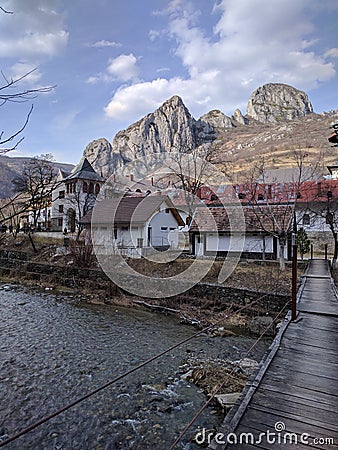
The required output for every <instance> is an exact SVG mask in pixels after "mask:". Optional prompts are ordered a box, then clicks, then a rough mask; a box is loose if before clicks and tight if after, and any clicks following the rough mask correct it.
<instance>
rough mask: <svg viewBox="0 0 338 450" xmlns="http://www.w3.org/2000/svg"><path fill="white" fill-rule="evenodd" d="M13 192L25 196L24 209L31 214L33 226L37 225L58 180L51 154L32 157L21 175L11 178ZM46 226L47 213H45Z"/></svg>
mask: <svg viewBox="0 0 338 450" xmlns="http://www.w3.org/2000/svg"><path fill="white" fill-rule="evenodd" d="M12 183H13V185H14V190H15V192H17V193H19V194H22V195H23V196H24V197H25V198H26V206H25V209H26V210H30V211H31V214H32V216H33V226H34V227H36V226H37V222H38V219H39V217H40V214H41V211H43V210H46V209H47V206H48V204H49V203H50V202H51V197H52V193H53V191H54V190H55V189H56V188H57V186H58V185H59V184H60V182H59V181H58V180H57V177H56V173H55V167H54V165H53V163H52V161H51V155H41V156H38V157H35V158H32V159H31V160H30V161H29V162H27V163H26V164H25V165H24V167H23V170H22V175H21V176H18V177H16V178H14V179H13V180H12ZM45 225H46V226H47V215H46V214H45Z"/></svg>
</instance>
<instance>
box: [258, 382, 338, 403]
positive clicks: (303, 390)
mask: <svg viewBox="0 0 338 450" xmlns="http://www.w3.org/2000/svg"><path fill="white" fill-rule="evenodd" d="M260 390H262V391H263V392H264V391H265V390H267V391H271V392H272V393H278V394H285V395H287V396H290V397H291V398H294V397H296V398H301V399H303V398H304V399H306V400H312V401H316V402H318V403H320V404H323V405H330V406H331V407H332V408H338V406H337V405H338V402H337V398H336V397H334V396H332V395H330V394H325V393H324V392H318V391H313V390H311V389H308V388H307V387H304V386H283V385H280V384H279V385H278V386H277V385H276V384H269V383H268V382H264V383H262V384H261V385H260Z"/></svg>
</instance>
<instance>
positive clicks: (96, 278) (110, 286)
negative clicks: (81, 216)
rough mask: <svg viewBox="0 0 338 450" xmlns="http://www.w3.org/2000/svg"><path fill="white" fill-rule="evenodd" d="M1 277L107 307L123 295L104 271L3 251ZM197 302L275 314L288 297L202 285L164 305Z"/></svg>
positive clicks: (19, 252)
mask: <svg viewBox="0 0 338 450" xmlns="http://www.w3.org/2000/svg"><path fill="white" fill-rule="evenodd" d="M0 276H6V277H11V278H14V279H16V280H18V281H24V280H33V281H35V282H36V283H37V284H39V285H42V286H48V285H51V286H53V287H54V286H56V287H58V286H59V287H62V286H63V287H67V288H73V289H79V290H83V289H88V290H89V291H90V292H92V293H96V292H98V291H100V292H101V293H103V295H104V296H105V301H106V302H107V303H109V297H111V296H114V295H118V294H119V293H120V294H121V293H123V291H122V290H121V289H119V288H118V287H117V286H116V285H115V284H114V283H113V282H112V281H111V280H110V279H109V278H108V277H107V275H106V274H105V273H104V272H103V271H102V270H101V269H81V268H77V267H71V266H70V267H64V266H57V265H51V264H47V263H40V262H34V261H31V260H29V258H28V255H27V254H26V253H25V252H21V251H9V250H0ZM129 276H130V275H129ZM130 282H131V283H134V284H139V283H140V280H139V279H138V277H137V276H135V277H134V279H133V280H130ZM196 299H197V300H198V301H203V300H205V303H206V305H208V306H207V307H212V305H213V304H214V303H215V304H216V303H217V308H218V309H224V308H226V307H228V306H230V305H231V306H232V307H236V308H238V307H242V306H246V305H249V304H250V303H251V302H253V301H256V303H255V308H256V307H258V308H260V309H261V312H266V313H274V312H276V311H279V310H280V309H281V308H282V307H283V306H284V305H285V303H286V302H287V301H288V296H286V295H276V294H273V293H262V292H257V291H253V290H249V289H238V288H237V289H236V288H233V287H230V286H219V285H217V284H212V283H198V284H197V285H195V286H194V287H192V288H191V289H189V290H188V291H186V292H184V293H183V294H180V295H178V296H176V297H171V298H169V299H163V300H162V303H163V304H165V305H166V306H168V305H170V306H172V307H174V306H177V305H182V303H183V304H184V303H185V304H189V303H193V302H194V301H195V300H196ZM147 300H148V299H147ZM216 300H217V302H216ZM158 303H161V300H158Z"/></svg>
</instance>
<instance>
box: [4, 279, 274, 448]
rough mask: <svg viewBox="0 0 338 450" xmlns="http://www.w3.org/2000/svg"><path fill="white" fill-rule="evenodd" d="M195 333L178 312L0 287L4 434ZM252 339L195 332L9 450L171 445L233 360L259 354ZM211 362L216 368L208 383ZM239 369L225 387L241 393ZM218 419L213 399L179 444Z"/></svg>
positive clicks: (189, 443) (187, 443) (186, 444)
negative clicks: (167, 312) (97, 302)
mask: <svg viewBox="0 0 338 450" xmlns="http://www.w3.org/2000/svg"><path fill="white" fill-rule="evenodd" d="M195 332H196V329H195V328H194V327H191V326H187V325H183V324H181V323H180V321H179V319H178V318H177V317H174V316H168V315H163V314H156V313H153V312H147V311H141V310H131V309H130V308H129V309H128V308H123V307H116V306H107V305H93V304H84V303H82V302H80V303H79V302H78V301H77V300H76V298H74V296H72V294H70V295H65V294H53V293H52V292H51V291H49V290H47V291H43V292H41V291H40V292H39V291H36V290H32V289H28V288H23V287H21V286H19V285H14V284H2V285H0V333H1V337H2V339H1V343H0V359H1V360H0V365H1V371H0V405H1V412H0V436H1V437H0V439H2V440H4V439H6V438H7V437H8V436H12V435H13V434H15V433H16V432H18V431H20V430H21V429H23V428H25V427H26V426H28V425H30V424H32V423H34V422H35V421H36V420H38V419H40V418H41V417H44V416H45V415H48V414H50V413H51V412H53V411H55V410H56V409H58V408H60V407H62V406H64V405H65V404H67V403H69V402H72V401H73V400H74V399H76V398H78V397H80V396H82V395H83V394H86V393H88V392H90V391H92V390H94V389H96V388H97V387H99V386H101V385H103V384H105V383H106V382H107V381H109V380H110V379H112V378H114V377H115V376H116V375H119V374H121V373H123V372H125V371H126V370H128V369H130V368H132V367H135V366H136V365H138V364H139V363H140V362H142V361H145V360H147V359H148V358H150V357H152V356H154V355H156V354H158V353H159V352H162V351H163V350H165V349H166V348H168V347H169V346H171V345H173V344H175V343H177V342H178V341H181V340H183V339H186V338H187V337H189V336H192V335H193V334H194V333H195ZM252 342H253V339H251V338H249V337H240V336H227V337H221V336H213V335H208V334H203V335H200V336H198V337H196V338H194V339H192V340H191V341H189V342H188V343H186V344H184V345H182V346H180V347H178V348H177V349H175V350H173V351H171V352H170V353H168V354H166V355H164V356H163V357H161V358H159V359H157V360H155V361H154V362H153V363H151V364H149V365H147V366H146V367H145V368H144V369H142V370H138V371H136V372H134V373H133V374H131V375H129V376H128V377H126V378H123V379H122V380H121V381H119V382H117V383H115V384H113V385H112V386H110V387H109V388H107V389H105V390H103V391H101V392H100V393H98V394H97V395H95V396H92V397H90V398H88V399H87V400H86V401H84V402H82V403H80V404H79V405H77V406H76V407H74V408H72V409H70V410H68V411H67V412H66V413H63V414H61V415H59V416H57V417H56V418H55V419H52V420H50V421H48V422H47V423H45V424H44V425H42V426H40V427H38V428H36V429H35V430H33V431H31V432H30V433H28V434H26V435H24V436H23V437H21V438H19V439H18V440H16V441H14V442H13V443H12V444H10V445H9V448H10V449H20V450H21V449H32V448H34V449H47V450H48V449H57V448H58V449H72V450H74V449H81V450H83V449H87V448H88V449H92V448H93V449H110V448H112V449H113V448H119V449H154V450H155V449H159V448H167V447H168V446H170V444H171V443H172V442H173V441H174V440H175V438H176V437H177V436H178V434H179V433H180V431H181V430H182V429H183V428H184V427H185V426H186V424H187V423H188V422H189V421H190V420H191V419H192V417H193V416H194V415H195V413H196V411H197V410H198V409H199V408H200V407H201V406H202V405H203V404H204V403H205V401H206V400H207V398H208V397H207V394H208V393H210V389H211V388H212V386H211V385H214V384H215V382H218V381H219V377H220V376H222V373H223V372H224V374H226V375H228V374H229V371H230V368H231V365H232V364H233V362H234V361H238V360H240V359H241V358H242V357H244V356H245V357H246V358H249V359H251V360H255V361H259V360H260V359H261V357H262V356H263V354H264V353H265V351H266V349H267V347H268V342H261V343H260V344H259V346H258V347H257V348H256V349H255V350H252V351H250V352H249V354H248V350H249V349H250V347H251V345H252ZM216 367H218V370H215V368H216ZM210 368H211V369H212V370H211V372H213V373H214V374H215V373H217V376H216V378H215V380H214V381H212V374H211V372H208V370H209V369H210ZM236 370H237V371H236V372H235V373H236V379H232V381H231V382H229V383H228V386H227V391H229V390H230V391H233V390H236V391H237V390H238V389H239V388H240V387H241V386H242V385H243V383H244V382H245V379H246V376H247V374H245V373H244V372H243V370H242V369H241V370H239V369H238V368H237V369H236ZM190 371H191V373H190V376H187V374H188V375H189V372H190ZM203 380H205V382H203ZM223 416H224V411H222V408H220V407H219V406H218V403H216V402H215V403H212V404H211V405H210V406H209V407H208V408H206V410H205V411H204V413H203V414H202V415H201V416H200V417H199V419H198V420H197V421H196V423H195V424H194V425H193V427H192V428H191V430H189V433H187V435H186V436H185V437H184V439H183V446H184V448H186V449H193V448H197V445H196V444H194V443H193V438H194V435H195V433H196V430H197V429H198V427H206V428H208V429H210V428H216V427H217V426H218V425H219V424H220V423H221V421H222V419H223Z"/></svg>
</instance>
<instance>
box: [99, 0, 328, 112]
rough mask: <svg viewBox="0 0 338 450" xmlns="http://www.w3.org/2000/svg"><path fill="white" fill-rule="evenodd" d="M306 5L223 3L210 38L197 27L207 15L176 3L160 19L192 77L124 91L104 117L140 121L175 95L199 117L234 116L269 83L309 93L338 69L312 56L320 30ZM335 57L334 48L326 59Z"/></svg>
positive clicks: (302, 0) (247, 0)
mask: <svg viewBox="0 0 338 450" xmlns="http://www.w3.org/2000/svg"><path fill="white" fill-rule="evenodd" d="M327 1H329V2H330V1H331V0H323V8H325V4H326V2H327ZM308 7H309V3H308V0H297V1H296V2H295V1H294V0H274V1H273V2H271V0H257V1H255V2H253V1H252V0H241V1H237V2H234V1H232V0H222V1H220V3H219V4H217V5H216V6H215V7H214V9H213V13H214V15H213V17H215V23H214V28H213V33H210V34H209V35H208V34H207V33H206V31H205V30H203V29H202V28H201V26H200V25H199V26H198V24H199V21H202V20H203V16H202V15H201V14H200V12H199V11H198V10H196V8H195V6H194V3H192V2H189V1H187V0H173V1H171V2H170V3H169V5H168V8H167V9H166V10H165V11H160V12H159V11H157V12H155V14H157V15H159V14H167V16H168V17H169V25H168V31H169V33H170V36H171V37H172V38H173V39H172V40H171V41H170V42H171V43H175V48H174V50H173V51H174V53H175V55H176V56H177V57H179V58H180V60H181V63H182V65H183V67H184V68H185V69H186V70H187V71H188V74H189V75H188V76H186V77H183V76H181V77H175V78H169V79H165V78H159V79H156V80H153V81H147V82H136V81H135V82H134V84H132V85H130V86H121V87H120V88H119V89H118V90H117V91H116V92H115V94H114V96H113V98H112V99H111V101H110V102H109V104H108V105H107V106H106V108H105V112H106V114H107V115H108V116H109V117H112V118H119V117H124V118H128V117H129V118H132V119H135V118H137V116H139V115H142V114H145V113H146V112H149V110H151V109H152V108H154V107H157V106H159V104H160V103H161V102H163V101H164V100H166V99H167V98H169V97H170V96H171V95H173V94H178V95H181V96H182V97H183V100H184V101H185V103H186V104H187V106H188V107H189V109H190V110H191V111H192V113H193V114H194V115H195V116H198V115H199V114H202V113H204V112H206V111H207V110H208V108H210V109H212V108H220V109H222V110H223V111H224V112H227V113H231V112H232V111H233V110H234V109H235V108H237V107H242V108H243V107H244V106H245V105H246V102H247V100H248V97H249V95H250V94H251V92H252V91H253V90H254V89H256V88H257V87H258V86H260V85H262V84H264V83H267V82H281V83H286V84H291V85H293V86H295V87H297V88H299V89H303V90H308V89H312V88H314V87H316V85H317V83H319V82H325V81H327V80H329V79H331V78H332V77H334V75H335V68H334V65H333V63H331V62H327V61H326V60H325V59H324V58H323V57H322V56H321V55H319V54H317V53H315V51H314V44H315V43H317V42H318V36H317V35H316V33H317V32H319V31H320V30H316V28H315V27H314V25H313V23H312V22H311V20H310V15H309V14H308ZM149 37H150V38H155V37H156V33H154V32H151V33H150V35H149ZM311 50H312V51H311ZM335 54H336V53H335V51H334V49H332V51H331V52H330V55H327V56H333V55H335ZM125 56H126V55H125ZM129 56H130V55H129ZM120 62H121V63H122V61H120ZM125 62H126V61H125ZM129 62H130V63H132V61H131V59H130V61H129ZM134 63H135V61H134ZM134 63H133V64H134ZM133 64H131V66H132V67H133ZM117 67H118V65H117ZM117 72H118V69H116V73H117ZM127 72H128V71H127ZM116 73H115V75H116ZM121 73H123V70H122V69H121ZM182 73H183V72H182ZM120 79H121V80H123V81H126V80H127V79H128V80H130V79H132V78H131V77H130V76H129V77H121V78H120ZM244 99H245V100H244ZM136 114H137V116H136ZM135 116H136V117H135Z"/></svg>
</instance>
